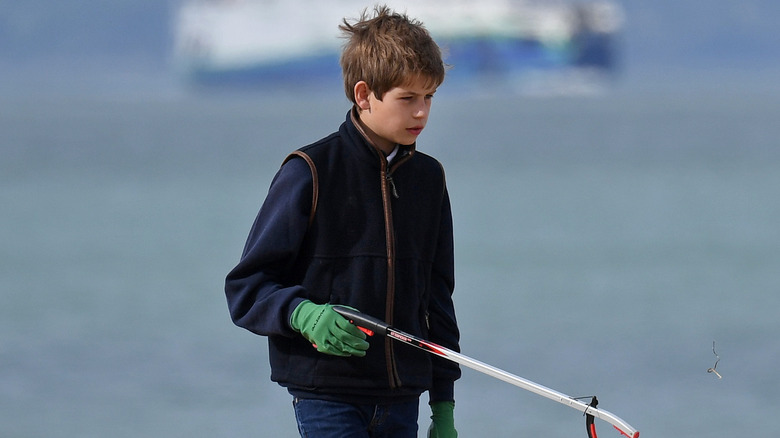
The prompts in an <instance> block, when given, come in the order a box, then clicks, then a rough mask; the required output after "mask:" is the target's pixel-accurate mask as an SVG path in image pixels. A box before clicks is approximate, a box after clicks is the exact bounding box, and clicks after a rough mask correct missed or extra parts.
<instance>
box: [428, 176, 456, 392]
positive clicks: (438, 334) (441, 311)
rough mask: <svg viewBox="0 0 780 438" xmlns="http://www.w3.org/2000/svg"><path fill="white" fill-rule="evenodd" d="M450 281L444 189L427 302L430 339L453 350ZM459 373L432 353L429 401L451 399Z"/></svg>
mask: <svg viewBox="0 0 780 438" xmlns="http://www.w3.org/2000/svg"><path fill="white" fill-rule="evenodd" d="M454 281H455V280H454V245H453V229H452V213H451V207H450V201H449V196H448V194H447V192H446V189H445V192H444V199H443V202H442V212H441V225H440V227H439V238H438V245H437V250H436V258H435V260H434V265H433V273H432V275H431V299H430V303H429V306H428V313H429V314H428V318H429V324H430V328H429V333H430V340H431V341H432V342H435V343H437V344H440V345H442V346H444V347H447V348H449V349H452V350H454V351H460V346H459V340H460V332H459V330H458V323H457V320H456V318H455V306H454V304H453V301H452V293H453V290H454V287H455V284H454ZM459 377H460V368H459V367H458V365H457V364H455V363H453V362H451V361H448V360H446V359H443V358H439V357H434V358H433V388H431V390H430V399H431V401H432V402H435V401H452V400H454V395H453V392H454V382H455V380H457V379H458V378H459Z"/></svg>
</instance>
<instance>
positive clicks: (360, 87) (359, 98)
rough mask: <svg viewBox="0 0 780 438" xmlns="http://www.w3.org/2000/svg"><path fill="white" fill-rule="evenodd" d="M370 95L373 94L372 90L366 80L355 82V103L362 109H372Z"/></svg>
mask: <svg viewBox="0 0 780 438" xmlns="http://www.w3.org/2000/svg"><path fill="white" fill-rule="evenodd" d="M369 96H371V90H369V88H368V84H367V83H366V81H359V82H358V83H357V84H355V103H356V104H357V106H358V108H359V109H360V111H370V110H371V101H370V100H369Z"/></svg>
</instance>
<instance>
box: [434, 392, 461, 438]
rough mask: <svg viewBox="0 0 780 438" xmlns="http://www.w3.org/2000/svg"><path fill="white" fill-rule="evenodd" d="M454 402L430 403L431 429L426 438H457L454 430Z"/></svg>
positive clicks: (456, 432)
mask: <svg viewBox="0 0 780 438" xmlns="http://www.w3.org/2000/svg"><path fill="white" fill-rule="evenodd" d="M454 411H455V402H452V401H440V402H433V403H431V412H432V413H433V415H431V420H432V421H431V427H429V428H428V438H458V431H457V430H455V416H454Z"/></svg>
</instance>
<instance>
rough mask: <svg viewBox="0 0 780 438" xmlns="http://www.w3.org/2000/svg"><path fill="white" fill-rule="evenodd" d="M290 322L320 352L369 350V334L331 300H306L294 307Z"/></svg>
mask: <svg viewBox="0 0 780 438" xmlns="http://www.w3.org/2000/svg"><path fill="white" fill-rule="evenodd" d="M290 326H291V327H292V328H293V330H295V331H297V332H300V333H301V334H302V335H303V337H304V338H306V339H308V340H309V341H310V342H311V343H312V344H314V346H315V347H316V348H317V351H319V352H320V353H326V354H332V355H334V356H359V357H363V356H365V355H366V350H368V342H366V334H365V333H363V332H362V331H360V329H358V328H357V327H356V326H355V325H353V324H350V322H349V321H347V319H346V318H344V317H343V316H341V315H339V314H338V313H336V311H335V310H333V305H331V304H314V303H312V302H311V301H309V300H305V301H303V302H302V303H301V304H299V305H298V307H296V308H295V310H293V313H292V316H291V317H290Z"/></svg>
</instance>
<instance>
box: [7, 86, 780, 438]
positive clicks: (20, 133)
mask: <svg viewBox="0 0 780 438" xmlns="http://www.w3.org/2000/svg"><path fill="white" fill-rule="evenodd" d="M434 105H435V106H434V113H433V115H432V118H431V122H430V124H429V127H428V128H427V130H426V132H425V133H424V134H423V136H422V137H421V140H420V148H421V149H422V150H424V151H427V152H429V153H431V154H433V155H435V156H436V157H438V158H439V159H440V160H441V161H442V162H443V163H444V165H445V167H446V169H447V175H448V182H449V187H450V192H451V197H452V202H453V209H454V215H455V231H456V248H457V287H456V305H457V307H458V317H459V320H460V325H461V329H462V349H463V352H464V353H465V354H467V355H469V356H472V357H475V358H478V359H480V360H482V361H484V362H487V363H490V364H492V365H495V366H498V367H501V368H504V369H506V370H507V371H510V372H513V373H515V374H518V375H521V376H523V377H526V378H528V379H531V380H533V381H536V382H538V383H541V384H543V385H546V386H549V387H552V388H555V389H557V390H559V391H562V392H564V393H567V394H569V395H572V396H587V395H594V394H595V395H597V396H598V397H599V400H600V402H601V404H600V407H602V408H603V409H606V410H609V411H611V412H613V413H615V414H617V415H619V416H620V417H622V418H623V419H625V420H626V421H628V422H629V423H631V424H632V425H633V426H635V427H636V428H638V429H639V430H640V431H641V432H642V436H644V437H651V436H656V437H674V436H693V437H719V436H724V437H725V436H746V435H751V436H771V435H773V434H775V433H776V432H777V431H778V430H780V420H778V419H777V413H776V410H777V407H778V406H779V405H780V395H779V394H780V385H779V384H778V376H777V369H778V367H777V362H776V361H777V359H778V357H780V336H778V335H780V318H778V316H777V314H778V311H777V309H778V308H780V294H779V293H778V292H780V291H779V290H778V289H780V227H779V226H778V223H779V222H780V148H778V140H777V139H778V138H780V127H779V126H778V124H777V123H776V119H777V111H778V108H780V95H778V94H777V93H775V94H771V93H770V94H737V93H729V92H715V93H676V94H672V93H669V94H662V95H650V94H641V95H640V94H637V95H632V94H623V93H621V94H615V95H609V94H608V95H605V96H597V97H593V96H586V97H568V98H531V97H503V98H496V97H493V98H476V97H471V98H468V97H455V96H447V95H446V94H444V95H443V96H437V98H436V102H435V104H434ZM346 110H347V105H346V103H345V100H344V99H343V98H341V97H331V96H297V97H291V96H279V95H274V96H271V95H255V96H247V97H241V98H239V97H235V96H233V97H224V96H211V97H208V96H207V97H192V96H180V95H173V96H171V95H168V96H165V97H153V96H145V97H140V98H129V97H127V96H125V97H122V98H119V97H116V96H114V97H105V98H101V97H95V96H92V97H72V96H71V97H67V96H60V97H45V96H38V97H35V98H22V97H16V98H13V99H11V100H6V101H5V102H2V104H0V151H2V158H1V159H0V205H2V210H1V211H2V214H1V215H0V242H2V246H0V293H1V294H2V302H3V305H2V306H0V370H2V371H1V373H0V403H2V405H1V406H0V436H3V437H30V438H32V437H80V438H86V437H107V436H111V437H115V438H124V437H128V438H129V437H218V436H263V437H266V436H267V437H294V436H297V435H296V431H295V422H294V418H293V415H292V409H291V406H290V399H289V397H288V395H287V394H286V393H285V391H284V390H283V389H281V388H280V387H278V386H277V385H275V384H274V383H271V382H270V381H269V373H270V371H269V369H268V365H267V353H266V346H265V340H264V339H262V338H259V337H256V336H254V335H252V334H250V333H248V332H245V331H242V330H241V329H238V328H236V327H234V326H233V325H232V323H231V322H230V320H229V317H228V314H227V310H226V305H225V302H224V301H225V300H224V297H223V293H222V282H223V278H224V275H225V274H226V273H227V271H228V270H229V269H230V268H231V267H232V266H233V265H234V264H235V263H236V262H237V260H238V257H239V255H240V252H241V249H242V246H243V243H244V239H245V237H246V234H247V232H248V229H249V226H250V225H251V222H252V220H253V218H254V215H255V213H256V211H257V208H258V207H259V205H260V203H261V202H262V199H263V197H264V195H265V191H266V189H267V186H268V184H269V182H270V179H271V177H272V175H273V172H274V171H275V170H276V169H277V168H278V166H279V164H280V162H281V160H282V158H283V157H284V155H285V154H286V153H287V152H289V151H290V150H292V149H294V148H296V147H298V146H300V145H303V144H305V143H308V142H310V141H312V140H316V139H317V138H319V137H321V136H323V135H324V134H326V133H329V132H330V131H331V130H333V129H335V127H336V126H337V125H338V124H339V123H340V122H341V120H342V119H343V116H344V113H345V112H346ZM713 341H715V342H716V349H717V352H718V354H719V355H720V357H721V361H720V363H719V365H718V368H717V369H718V371H719V372H720V374H721V375H722V376H723V378H722V379H718V378H717V377H716V376H715V375H714V374H708V373H707V372H706V370H707V368H709V367H712V366H713V365H714V363H715V356H714V355H713V352H712V342H713ZM456 397H457V408H456V422H457V425H458V429H459V431H460V434H461V436H463V437H473V436H484V437H517V436H526V437H539V436H544V437H553V438H557V437H560V438H563V437H580V436H586V435H585V430H584V419H583V417H582V416H581V415H580V414H579V413H577V412H576V411H574V410H571V409H569V408H566V407H564V406H561V405H558V404H556V403H554V402H551V401H549V400H546V399H543V398H540V397H538V396H536V395H533V394H530V393H528V392H525V391H523V390H520V389H519V388H515V387H512V386H510V385H508V384H506V383H503V382H499V381H497V380H495V379H492V378H490V377H487V376H484V375H482V374H479V373H477V372H474V371H471V370H465V371H464V374H463V378H462V379H461V380H460V381H459V382H458V384H457V387H456ZM426 416H427V412H426V411H423V415H422V416H421V429H423V430H424V429H426V428H427V425H428V421H427V418H426ZM597 425H598V426H599V428H600V436H602V437H610V436H615V437H617V436H619V435H617V432H615V431H614V430H612V429H611V427H609V426H608V425H607V424H606V423H603V422H599V423H597ZM421 436H423V435H422V432H421Z"/></svg>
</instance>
